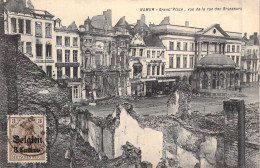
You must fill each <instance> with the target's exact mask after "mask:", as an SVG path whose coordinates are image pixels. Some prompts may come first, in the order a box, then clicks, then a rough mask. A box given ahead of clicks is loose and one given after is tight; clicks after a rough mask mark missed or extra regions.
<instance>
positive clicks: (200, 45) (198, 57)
mask: <svg viewBox="0 0 260 168" xmlns="http://www.w3.org/2000/svg"><path fill="white" fill-rule="evenodd" d="M198 50H199V56H198V58H197V62H196V64H197V63H198V62H199V60H200V58H201V42H199V49H198Z"/></svg>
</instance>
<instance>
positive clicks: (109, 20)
mask: <svg viewBox="0 0 260 168" xmlns="http://www.w3.org/2000/svg"><path fill="white" fill-rule="evenodd" d="M103 15H104V16H105V18H106V20H107V23H108V25H109V26H111V27H112V11H111V9H108V10H107V11H104V12H103Z"/></svg>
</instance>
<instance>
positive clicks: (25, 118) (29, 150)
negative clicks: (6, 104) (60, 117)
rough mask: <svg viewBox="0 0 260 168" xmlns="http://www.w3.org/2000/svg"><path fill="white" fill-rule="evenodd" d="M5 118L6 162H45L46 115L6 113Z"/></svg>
mask: <svg viewBox="0 0 260 168" xmlns="http://www.w3.org/2000/svg"><path fill="white" fill-rule="evenodd" d="M7 118H8V127H7V134H8V149H7V150H8V162H9V163H36V162H37V163H44V162H46V161H47V155H46V149H47V143H46V138H47V137H46V136H47V132H46V117H45V116H44V115H8V116H7Z"/></svg>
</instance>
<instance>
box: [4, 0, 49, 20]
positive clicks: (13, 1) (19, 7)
mask: <svg viewBox="0 0 260 168" xmlns="http://www.w3.org/2000/svg"><path fill="white" fill-rule="evenodd" d="M29 4H30V5H29V6H30V8H28V7H26V4H25V3H24V1H23V0H9V1H7V2H6V3H5V8H6V9H7V10H8V11H10V12H15V13H23V14H33V15H38V16H49V17H51V18H53V17H54V15H52V14H51V13H49V12H48V11H46V10H37V9H33V8H32V7H33V5H32V3H30V2H29Z"/></svg>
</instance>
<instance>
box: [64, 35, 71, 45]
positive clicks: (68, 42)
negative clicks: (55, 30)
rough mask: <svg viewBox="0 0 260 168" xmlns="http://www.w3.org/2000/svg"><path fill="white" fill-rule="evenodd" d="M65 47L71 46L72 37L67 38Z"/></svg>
mask: <svg viewBox="0 0 260 168" xmlns="http://www.w3.org/2000/svg"><path fill="white" fill-rule="evenodd" d="M65 46H66V47H69V46H70V37H65Z"/></svg>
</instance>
